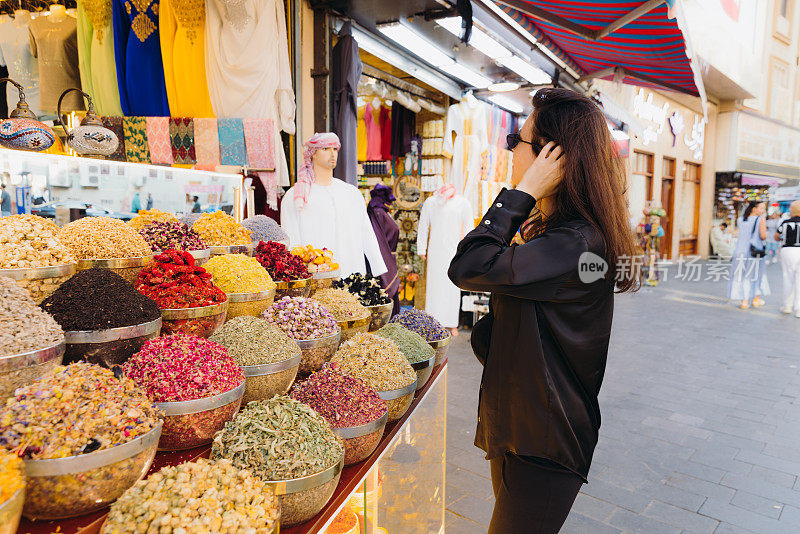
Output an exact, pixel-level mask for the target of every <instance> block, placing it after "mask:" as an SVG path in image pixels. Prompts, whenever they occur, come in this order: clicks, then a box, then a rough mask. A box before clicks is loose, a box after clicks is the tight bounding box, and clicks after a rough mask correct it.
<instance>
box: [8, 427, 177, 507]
mask: <svg viewBox="0 0 800 534" xmlns="http://www.w3.org/2000/svg"><path fill="white" fill-rule="evenodd" d="M160 436H161V423H159V424H158V425H156V427H155V428H153V429H152V430H150V431H149V432H148V433H146V434H144V435H142V436H139V437H138V438H136V439H134V440H131V441H129V442H127V443H123V444H122V445H117V446H116V447H111V448H110V449H103V450H99V451H96V452H89V453H86V454H80V455H77V456H68V457H66V458H54V459H48V460H24V462H25V479H26V484H27V490H26V496H25V505H24V508H23V511H22V513H23V514H24V515H25V517H27V518H29V519H62V518H65V517H76V516H79V515H84V514H88V513H90V512H94V511H96V510H100V509H102V508H105V507H106V506H108V505H109V504H111V503H112V502H114V501H116V500H117V499H118V498H119V496H120V495H122V494H123V493H124V492H125V491H126V490H127V489H128V488H130V487H131V486H133V485H134V484H135V483H136V481H137V480H139V479H140V478H142V477H143V476H144V475H145V473H147V471H148V470H149V469H150V464H151V463H152V462H153V458H154V457H155V455H156V448H157V447H158V439H159V437H160Z"/></svg>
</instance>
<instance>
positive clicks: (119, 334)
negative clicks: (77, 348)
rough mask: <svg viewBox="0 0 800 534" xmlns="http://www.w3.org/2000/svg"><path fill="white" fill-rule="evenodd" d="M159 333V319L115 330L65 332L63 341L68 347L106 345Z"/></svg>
mask: <svg viewBox="0 0 800 534" xmlns="http://www.w3.org/2000/svg"><path fill="white" fill-rule="evenodd" d="M159 331H161V317H160V316H159V317H158V319H154V320H152V321H148V322H146V323H139V324H133V325H130V326H120V327H117V328H106V329H104V330H66V331H65V332H64V339H65V340H66V342H67V343H68V344H70V345H77V344H85V343H108V342H110V341H122V340H125V339H133V338H136V337H142V336H148V335H150V334H156V333H158V332H159Z"/></svg>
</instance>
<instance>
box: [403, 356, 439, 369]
mask: <svg viewBox="0 0 800 534" xmlns="http://www.w3.org/2000/svg"><path fill="white" fill-rule="evenodd" d="M434 362H436V353H435V352H434V353H433V356H431V357H430V358H428V359H427V360H422V361H419V362H416V363H412V364H411V367H413V368H414V370H415V371H422V370H423V369H427V368H428V367H433V364H434ZM409 363H411V362H409Z"/></svg>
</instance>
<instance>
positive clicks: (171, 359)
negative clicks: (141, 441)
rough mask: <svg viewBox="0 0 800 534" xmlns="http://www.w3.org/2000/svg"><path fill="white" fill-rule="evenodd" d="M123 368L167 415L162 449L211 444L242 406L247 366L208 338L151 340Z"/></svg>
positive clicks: (177, 337) (188, 336)
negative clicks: (239, 362) (238, 362)
mask: <svg viewBox="0 0 800 534" xmlns="http://www.w3.org/2000/svg"><path fill="white" fill-rule="evenodd" d="M122 369H123V372H124V373H125V376H127V377H128V378H131V379H132V380H133V381H134V382H136V384H138V385H139V386H141V387H143V388H144V390H145V391H146V392H147V397H148V398H149V399H150V400H151V401H153V404H154V405H155V406H157V407H158V408H159V409H160V410H161V411H162V412H163V413H164V426H163V428H162V431H161V439H160V440H159V442H158V448H159V450H182V449H191V448H193V447H198V446H200V445H204V444H206V443H210V442H211V440H212V439H213V437H214V434H215V433H216V432H217V431H218V430H220V429H222V427H224V426H225V423H227V422H228V421H230V420H231V419H233V418H234V416H235V415H236V412H237V411H239V407H240V406H241V404H242V397H243V396H244V391H245V376H244V372H243V371H242V368H241V367H240V366H239V365H238V364H237V363H236V362H235V361H234V360H233V358H231V357H230V356H229V355H228V351H227V349H225V347H223V346H222V345H220V344H219V343H215V342H213V341H210V340H208V339H204V338H201V337H197V336H193V335H189V334H174V335H169V336H163V337H159V338H156V339H153V340H150V341H148V342H147V343H145V345H144V347H142V350H141V351H140V352H138V353H137V354H134V355H133V357H131V359H130V360H128V361H127V362H126V363H125V365H123V367H122Z"/></svg>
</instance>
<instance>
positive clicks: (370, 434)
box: [291, 364, 389, 466]
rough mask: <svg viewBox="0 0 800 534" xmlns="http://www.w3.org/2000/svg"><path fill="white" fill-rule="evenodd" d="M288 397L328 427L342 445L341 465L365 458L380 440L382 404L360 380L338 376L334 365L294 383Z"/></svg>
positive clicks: (384, 419)
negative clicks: (303, 406)
mask: <svg viewBox="0 0 800 534" xmlns="http://www.w3.org/2000/svg"><path fill="white" fill-rule="evenodd" d="M291 397H292V398H293V399H295V400H298V401H300V402H303V403H305V404H308V405H309V406H311V407H312V408H314V410H316V412H317V413H318V414H320V415H321V416H322V417H324V418H325V419H326V420H327V421H328V423H330V425H331V429H332V430H333V432H334V433H335V434H336V435H338V436H339V437H340V438H342V442H343V443H344V465H346V466H347V465H353V464H356V463H358V462H360V461H362V460H365V459H366V458H368V457H369V456H370V455H371V454H372V453H373V452H375V449H376V448H377V447H378V444H379V443H380V441H381V438H382V437H383V431H384V429H385V428H386V422H387V420H388V416H389V411H388V408H387V405H386V402H385V401H383V400H382V399H381V398H380V397H379V396H378V394H377V393H376V392H375V391H374V390H373V389H371V388H370V387H369V386H367V385H366V384H365V383H364V382H363V381H362V380H359V379H358V378H353V377H351V376H348V375H345V374H342V373H341V372H339V368H338V366H337V365H336V364H328V365H327V366H326V367H325V368H324V369H322V370H321V371H318V372H316V373H314V374H312V375H311V376H309V377H308V379H307V380H304V381H302V382H298V383H296V384H295V385H294V386H293V387H292V392H291Z"/></svg>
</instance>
